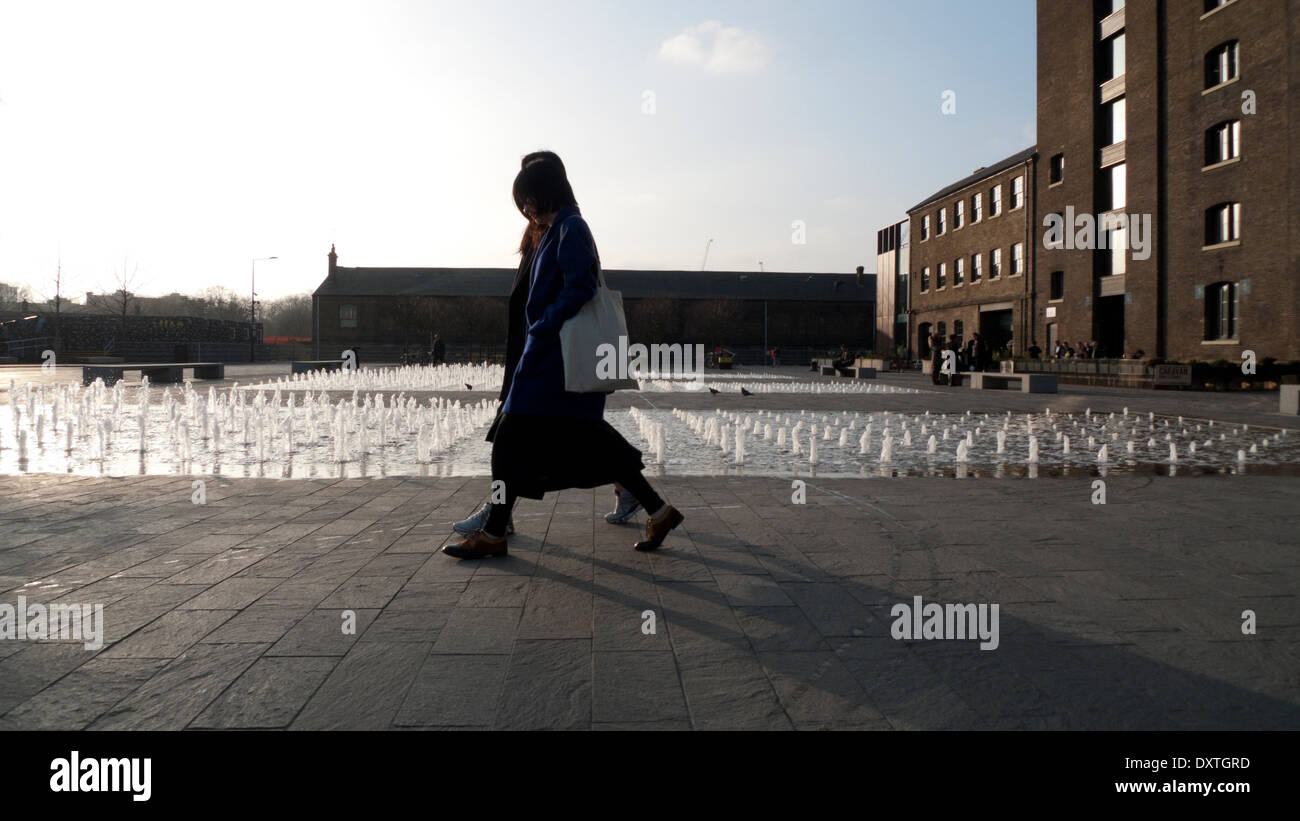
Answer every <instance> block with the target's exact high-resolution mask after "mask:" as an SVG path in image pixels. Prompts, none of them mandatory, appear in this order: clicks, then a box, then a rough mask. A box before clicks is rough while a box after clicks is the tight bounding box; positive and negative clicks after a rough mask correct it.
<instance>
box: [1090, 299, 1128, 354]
mask: <svg viewBox="0 0 1300 821" xmlns="http://www.w3.org/2000/svg"><path fill="white" fill-rule="evenodd" d="M1092 322H1093V328H1092V333H1093V339H1096V340H1097V349H1098V350H1097V353H1096V354H1095V356H1096V357H1098V358H1108V359H1118V358H1119V357H1121V356H1123V355H1124V295H1123V294H1119V295H1117V296H1103V297H1098V298H1097V308H1096V310H1094V311H1093V312H1092Z"/></svg>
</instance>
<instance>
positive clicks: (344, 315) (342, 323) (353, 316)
mask: <svg viewBox="0 0 1300 821" xmlns="http://www.w3.org/2000/svg"><path fill="white" fill-rule="evenodd" d="M339 327H340V328H355V327H357V306H355V305H340V306H339Z"/></svg>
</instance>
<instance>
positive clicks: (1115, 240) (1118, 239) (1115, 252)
mask: <svg viewBox="0 0 1300 821" xmlns="http://www.w3.org/2000/svg"><path fill="white" fill-rule="evenodd" d="M1101 230H1103V231H1105V232H1106V236H1105V238H1104V239H1105V242H1106V248H1107V249H1109V254H1110V256H1109V258H1108V259H1107V260H1106V262H1107V264H1108V265H1109V267H1110V270H1109V271H1107V272H1106V275H1108V276H1116V275H1118V274H1123V273H1126V272H1127V271H1128V255H1127V251H1128V228H1127V226H1126V225H1125V224H1124V223H1123V222H1121V221H1116V222H1115V223H1114V224H1112V225H1107V224H1106V222H1105V221H1104V220H1103V221H1102V227H1101Z"/></svg>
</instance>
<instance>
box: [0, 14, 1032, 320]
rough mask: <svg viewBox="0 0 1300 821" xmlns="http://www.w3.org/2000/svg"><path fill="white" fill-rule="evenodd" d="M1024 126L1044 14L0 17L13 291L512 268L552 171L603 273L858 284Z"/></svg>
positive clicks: (1011, 148) (4, 276)
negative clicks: (516, 190)
mask: <svg viewBox="0 0 1300 821" xmlns="http://www.w3.org/2000/svg"><path fill="white" fill-rule="evenodd" d="M945 92H953V94H952V95H949V96H948V97H946V98H945ZM945 99H946V100H947V101H948V102H950V104H955V112H954V113H945V112H944V103H945ZM1035 104H1036V99H1035V18H1034V1H1033V0H979V2H969V0H907V2H897V0H889V1H881V0H847V2H816V1H815V0H809V1H808V2H762V1H758V2H756V1H755V0H737V2H707V0H705V1H703V2H701V0H686V1H685V2H678V0H667V1H666V2H656V3H640V2H630V1H629V0H592V1H591V2H571V1H569V0H556V2H551V3H522V2H494V0H475V1H474V2H470V3H466V2H463V0H459V1H458V2H441V1H440V0H420V1H417V0H406V1H405V2H398V1H397V0H365V2H331V1H330V0H311V1H310V2H279V0H258V1H257V2H239V1H238V0H223V1H222V2H220V3H214V2H197V1H195V2H191V1H190V0H186V2H174V0H169V2H123V1H122V0H105V1H102V2H101V1H97V2H84V3H73V2H61V1H60V0H39V1H37V0H32V1H31V2H15V1H14V0H0V282H8V283H10V284H19V285H26V286H28V287H29V288H30V289H31V291H32V293H33V295H34V296H35V298H36V299H38V300H42V299H47V298H49V297H51V296H53V293H54V285H53V283H54V274H55V270H56V268H57V267H58V266H59V264H60V261H61V265H62V272H63V282H64V284H63V293H64V295H65V296H68V295H81V294H84V292H85V291H96V292H100V291H106V290H113V289H115V288H117V287H119V283H120V281H121V279H122V278H123V277H124V276H125V277H126V278H127V279H128V281H129V283H130V285H131V290H132V291H134V292H136V293H139V294H144V295H158V294H164V293H169V292H172V291H180V292H182V293H197V292H199V291H202V290H204V289H205V288H208V287H210V286H217V285H219V286H224V287H227V288H230V289H232V290H234V291H236V292H238V293H241V294H247V293H248V291H249V289H250V274H251V271H252V266H253V262H252V261H253V260H254V259H255V258H260V257H270V256H275V257H277V259H275V260H264V261H259V262H257V264H256V277H257V292H258V296H259V298H260V299H275V298H278V297H282V296H286V295H289V294H293V293H308V292H311V291H312V290H314V289H315V288H316V287H317V286H318V285H319V284H320V282H321V280H322V279H323V278H324V276H325V274H326V271H327V265H328V262H327V254H328V253H329V249H330V245H331V244H334V245H335V246H336V247H337V251H338V255H339V264H340V265H345V266H409V267H441V266H447V267H513V266H514V265H515V264H516V259H517V258H516V257H515V255H514V249H515V247H516V246H517V245H518V242H519V235H520V232H521V230H522V227H523V218H522V217H521V216H520V215H519V212H518V211H517V210H516V209H515V206H514V202H513V200H512V199H511V196H510V187H511V183H512V181H513V179H514V175H515V173H516V172H517V171H518V168H519V159H520V157H522V156H523V155H524V154H525V153H527V152H529V151H533V150H537V149H541V148H546V149H550V150H553V151H555V152H557V153H559V154H560V156H561V157H562V158H563V159H564V162H565V165H566V167H567V168H568V172H569V179H570V181H571V182H572V184H573V187H574V190H575V193H576V195H577V198H578V202H579V204H580V206H581V208H582V212H583V215H584V216H585V217H586V218H587V221H588V223H589V224H590V225H591V228H592V232H593V234H594V235H595V237H596V239H597V242H598V243H599V246H600V249H601V254H602V262H603V264H604V266H605V267H606V268H611V269H614V268H647V269H672V270H699V269H700V268H701V266H703V265H707V268H708V269H709V270H733V271H758V270H760V262H761V263H762V270H765V271H791V272H851V271H853V270H854V268H855V267H856V266H858V265H863V266H865V267H866V270H867V271H869V272H870V271H874V270H875V233H876V231H877V230H878V229H879V228H882V227H884V226H886V225H888V224H891V223H893V222H896V221H898V220H900V219H902V218H903V217H904V216H905V211H906V209H907V208H908V207H910V206H912V205H914V204H915V203H917V202H919V201H921V200H923V199H924V198H926V197H927V196H929V195H930V194H932V193H933V192H935V191H937V190H938V189H940V188H942V187H943V186H945V185H947V184H948V183H951V182H954V181H956V180H957V179H959V178H961V177H963V176H965V175H967V174H969V173H971V172H972V171H974V170H975V169H976V168H978V167H980V166H984V165H988V164H991V163H993V162H995V161H997V160H999V159H1002V158H1003V157H1006V156H1009V155H1011V154H1013V153H1015V152H1017V151H1019V150H1021V149H1023V148H1025V147H1027V146H1029V145H1031V144H1033V142H1034V132H1035ZM952 108H953V106H952V105H950V106H949V110H950V111H951V110H952ZM710 239H712V240H713V242H712V243H710V242H709V240H710ZM799 240H802V242H801V241H799ZM706 247H707V249H708V254H707V262H706V260H705V251H706Z"/></svg>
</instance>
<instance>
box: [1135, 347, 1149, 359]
mask: <svg viewBox="0 0 1300 821" xmlns="http://www.w3.org/2000/svg"><path fill="white" fill-rule="evenodd" d="M1146 355H1147V352H1146V351H1144V350H1142V349H1141V348H1138V349H1137V350H1136V351H1134V352H1133V358H1134V359H1141V358H1142V357H1144V356H1146Z"/></svg>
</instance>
